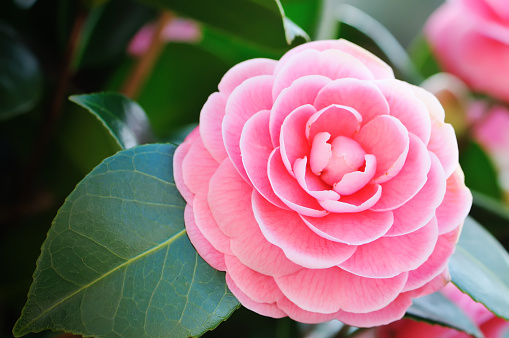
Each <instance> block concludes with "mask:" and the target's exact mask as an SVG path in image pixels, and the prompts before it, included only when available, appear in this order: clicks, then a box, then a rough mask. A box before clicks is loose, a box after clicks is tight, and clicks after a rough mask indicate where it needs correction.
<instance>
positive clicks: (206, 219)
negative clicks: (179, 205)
mask: <svg viewBox="0 0 509 338" xmlns="http://www.w3.org/2000/svg"><path fill="white" fill-rule="evenodd" d="M207 195H208V189H207V191H204V192H201V193H200V194H198V195H196V196H195V198H194V202H193V211H194V222H195V225H196V227H197V228H198V230H200V233H201V234H202V235H203V237H205V238H206V239H207V241H209V242H210V244H212V246H213V247H214V248H215V249H216V250H217V251H219V252H221V253H223V254H228V255H231V254H232V252H231V250H230V238H229V237H227V236H226V235H225V234H224V233H223V232H222V231H221V230H220V229H219V227H218V225H217V223H216V220H215V219H214V217H212V213H211V211H210V207H209V204H208V201H207Z"/></svg>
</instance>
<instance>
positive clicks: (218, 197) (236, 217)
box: [208, 159, 301, 276]
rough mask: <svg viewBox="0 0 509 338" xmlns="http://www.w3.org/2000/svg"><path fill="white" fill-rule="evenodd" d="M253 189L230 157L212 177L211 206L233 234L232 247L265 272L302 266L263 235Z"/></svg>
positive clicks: (245, 261) (219, 221)
mask: <svg viewBox="0 0 509 338" xmlns="http://www.w3.org/2000/svg"><path fill="white" fill-rule="evenodd" d="M252 191H253V189H252V188H251V187H250V186H249V185H248V184H247V183H246V182H245V181H244V180H243V179H242V178H241V177H240V175H239V174H238V173H237V171H236V170H235V168H234V167H233V165H232V164H231V162H230V161H229V159H225V160H224V161H223V162H222V163H221V165H220V166H219V168H218V169H217V171H216V173H215V174H214V176H213V177H212V178H211V180H210V190H209V195H208V202H209V205H210V210H211V211H212V215H213V216H214V219H215V220H216V222H217V225H218V226H219V229H221V231H222V232H223V233H224V234H225V235H226V236H228V237H230V238H231V242H230V248H231V251H232V252H233V254H234V255H235V256H236V257H237V258H238V259H239V260H240V261H241V262H242V263H243V264H244V265H246V266H248V267H249V268H251V269H253V270H255V271H257V272H259V273H262V274H265V275H270V276H276V275H284V274H288V273H292V272H295V271H297V270H299V269H300V268H301V267H300V266H298V265H295V264H294V263H292V262H290V261H289V260H288V259H287V258H286V256H285V255H284V253H283V251H282V250H281V249H280V248H278V247H276V246H274V245H272V244H271V243H269V242H268V241H267V240H266V239H265V237H263V235H262V233H261V231H260V228H259V226H258V223H257V222H256V220H255V218H254V215H253V211H252V207H251V193H252ZM267 203H268V202H267Z"/></svg>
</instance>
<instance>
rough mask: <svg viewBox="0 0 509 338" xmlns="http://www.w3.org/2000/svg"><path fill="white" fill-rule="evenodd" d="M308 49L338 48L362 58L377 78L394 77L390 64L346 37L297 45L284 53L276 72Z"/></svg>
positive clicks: (359, 58)
mask: <svg viewBox="0 0 509 338" xmlns="http://www.w3.org/2000/svg"><path fill="white" fill-rule="evenodd" d="M306 49H315V50H318V51H323V50H327V49H337V50H340V51H342V52H345V53H347V54H350V55H352V56H353V57H355V58H357V59H358V60H360V61H361V62H362V63H363V64H364V65H365V66H366V67H368V69H369V70H370V71H371V73H372V74H373V75H374V76H375V78H376V79H384V78H394V73H393V71H392V68H391V67H390V66H389V65H387V64H386V63H385V62H383V61H382V60H381V59H379V58H378V57H376V56H375V55H374V54H372V53H370V52H368V51H367V50H365V49H363V48H361V47H359V46H357V45H355V44H353V43H351V42H349V41H347V40H344V39H339V40H320V41H312V42H309V43H305V44H302V45H300V46H297V47H295V48H293V49H291V50H290V51H288V52H287V53H286V54H285V55H283V57H282V58H281V60H280V61H279V62H278V64H277V66H276V70H275V72H276V73H277V72H279V71H280V69H281V68H282V67H283V66H284V65H285V64H286V63H287V62H288V60H290V59H291V58H292V57H293V56H295V54H297V53H300V52H302V51H304V50H306Z"/></svg>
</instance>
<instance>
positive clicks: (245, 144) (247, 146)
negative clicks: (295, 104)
mask: <svg viewBox="0 0 509 338" xmlns="http://www.w3.org/2000/svg"><path fill="white" fill-rule="evenodd" d="M269 114H270V111H268V110H262V111H260V112H258V113H256V114H255V115H253V116H252V117H251V118H250V119H249V120H247V122H246V124H245V125H244V129H243V130H242V135H241V137H240V153H241V155H242V163H243V164H244V169H245V170H246V173H247V176H248V177H249V179H250V180H251V183H252V184H253V186H254V187H255V189H256V190H258V192H259V193H260V194H262V195H263V197H265V198H266V199H267V200H268V201H270V202H271V203H273V204H274V205H277V206H278V207H280V208H284V209H286V208H287V207H286V205H285V204H284V203H283V202H281V200H280V199H279V198H278V197H277V196H276V195H275V194H274V191H273V190H272V186H271V185H270V181H269V177H268V176H267V166H268V162H269V157H270V153H271V152H272V150H274V148H273V147H272V142H271V140H270V134H269Z"/></svg>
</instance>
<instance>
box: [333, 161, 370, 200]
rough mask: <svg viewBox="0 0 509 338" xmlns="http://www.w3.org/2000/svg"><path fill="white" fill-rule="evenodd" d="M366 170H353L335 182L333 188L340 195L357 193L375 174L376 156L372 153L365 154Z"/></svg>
mask: <svg viewBox="0 0 509 338" xmlns="http://www.w3.org/2000/svg"><path fill="white" fill-rule="evenodd" d="M364 160H365V166H364V171H360V170H358V171H352V172H351V173H347V174H345V175H344V176H343V178H342V179H341V181H339V182H338V183H336V184H334V186H333V188H332V189H333V190H334V191H335V192H337V193H338V194H340V195H351V194H353V193H356V192H357V191H359V190H360V189H362V187H364V186H365V185H366V184H368V182H369V181H371V179H372V178H373V176H375V171H376V157H375V156H374V155H371V154H366V155H364Z"/></svg>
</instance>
